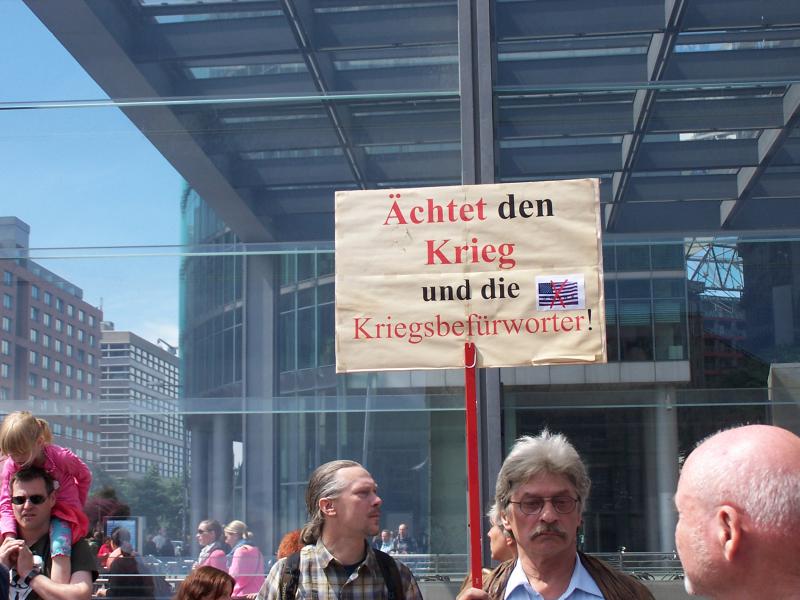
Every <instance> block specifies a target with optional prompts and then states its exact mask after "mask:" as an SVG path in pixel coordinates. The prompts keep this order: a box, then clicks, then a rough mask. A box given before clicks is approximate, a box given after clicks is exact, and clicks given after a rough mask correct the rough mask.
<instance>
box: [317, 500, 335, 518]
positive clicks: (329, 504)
mask: <svg viewBox="0 0 800 600" xmlns="http://www.w3.org/2000/svg"><path fill="white" fill-rule="evenodd" d="M319 510H320V512H321V513H322V514H323V515H325V516H326V517H332V516H334V515H336V506H335V505H334V503H333V500H332V499H331V498H320V500H319Z"/></svg>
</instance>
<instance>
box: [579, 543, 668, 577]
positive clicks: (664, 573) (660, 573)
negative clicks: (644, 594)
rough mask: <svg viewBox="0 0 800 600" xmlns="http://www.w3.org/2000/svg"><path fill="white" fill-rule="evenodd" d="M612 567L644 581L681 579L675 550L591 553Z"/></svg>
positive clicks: (623, 549) (622, 550)
mask: <svg viewBox="0 0 800 600" xmlns="http://www.w3.org/2000/svg"><path fill="white" fill-rule="evenodd" d="M592 556H595V557H597V558H599V559H602V560H604V561H605V562H607V563H608V564H610V565H611V566H612V567H615V568H617V569H619V570H620V571H623V572H625V573H628V574H629V575H632V576H633V577H636V578H637V579H641V580H644V581H674V580H678V579H683V567H682V566H681V561H680V559H679V558H678V555H677V554H675V552H626V551H625V548H622V549H620V550H619V551H618V552H597V553H592Z"/></svg>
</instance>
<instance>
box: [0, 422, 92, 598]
mask: <svg viewBox="0 0 800 600" xmlns="http://www.w3.org/2000/svg"><path fill="white" fill-rule="evenodd" d="M0 452H1V453H2V454H4V455H5V456H6V457H8V458H7V459H6V461H5V464H4V465H3V475H2V484H1V485H2V489H0V536H2V539H5V538H8V537H14V536H15V534H16V528H15V522H14V508H13V506H12V498H11V496H10V493H9V489H10V488H9V482H10V481H11V478H12V476H13V475H14V473H16V472H17V471H19V470H20V469H22V468H24V467H29V466H34V467H39V468H43V469H44V470H45V471H47V472H48V473H49V474H50V475H51V476H52V477H53V479H55V480H56V481H57V482H58V485H57V490H58V491H57V492H56V504H55V507H54V508H53V517H54V519H53V522H52V528H51V532H50V538H51V539H50V552H51V553H52V559H53V569H52V579H53V581H55V582H56V583H67V582H69V580H70V576H71V573H72V569H71V568H70V564H69V563H70V549H71V548H72V545H73V544H75V543H76V542H77V541H78V540H81V539H83V538H85V537H86V534H87V533H88V532H89V519H88V517H87V516H86V513H84V512H83V505H84V504H85V503H86V497H87V495H88V494H89V487H90V486H91V485H92V473H91V471H89V467H87V466H86V464H85V463H84V462H83V461H82V460H81V459H80V458H78V457H77V456H75V454H73V453H72V452H71V451H69V450H67V449H66V448H62V447H61V446H56V445H55V444H53V434H52V432H51V431H50V426H49V425H48V424H47V421H45V420H44V419H39V418H36V417H35V416H33V415H32V414H31V413H29V412H28V411H16V412H12V413H9V414H8V415H6V418H5V419H3V423H2V425H0Z"/></svg>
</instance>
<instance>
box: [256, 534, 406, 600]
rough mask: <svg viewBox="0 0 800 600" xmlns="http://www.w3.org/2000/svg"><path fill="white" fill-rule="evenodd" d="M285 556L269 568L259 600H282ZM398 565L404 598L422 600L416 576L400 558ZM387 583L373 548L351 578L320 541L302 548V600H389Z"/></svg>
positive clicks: (300, 590) (298, 593) (299, 595)
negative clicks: (281, 584) (281, 585)
mask: <svg viewBox="0 0 800 600" xmlns="http://www.w3.org/2000/svg"><path fill="white" fill-rule="evenodd" d="M285 562H286V559H285V558H282V559H281V560H279V561H278V562H277V563H275V564H274V565H273V566H272V569H270V572H269V575H268V576H267V579H266V581H265V582H264V585H263V586H262V587H261V591H259V592H258V600H280V581H281V575H282V574H283V565H284V563H285ZM395 562H396V563H397V568H398V570H399V571H400V579H401V581H402V582H403V591H404V594H403V598H402V599H399V600H422V594H421V593H420V591H419V587H418V586H417V582H416V580H415V579H414V575H412V574H411V571H409V569H408V567H407V566H405V565H404V564H403V563H401V562H399V561H395ZM388 597H389V594H388V592H387V591H386V584H385V583H384V581H383V575H382V574H381V568H380V566H379V565H378V561H377V559H376V558H375V553H374V552H373V550H372V548H371V547H370V546H369V545H367V555H366V557H365V558H364V560H363V561H362V562H361V564H359V565H358V567H357V568H356V570H355V571H354V572H353V574H352V575H350V576H349V577H348V576H347V573H346V572H345V570H344V567H343V566H342V565H341V564H339V562H338V561H337V560H336V559H335V558H334V557H333V555H332V554H331V553H330V552H328V549H327V548H325V546H323V544H322V540H319V541H318V542H317V544H316V545H309V546H305V547H304V548H303V549H302V550H300V582H299V584H298V586H297V596H296V598H298V599H301V600H387V599H388Z"/></svg>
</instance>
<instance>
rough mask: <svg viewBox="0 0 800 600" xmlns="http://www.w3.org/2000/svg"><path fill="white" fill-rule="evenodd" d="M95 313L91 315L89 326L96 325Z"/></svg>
mask: <svg viewBox="0 0 800 600" xmlns="http://www.w3.org/2000/svg"><path fill="white" fill-rule="evenodd" d="M94 323H95V320H94V315H89V327H94Z"/></svg>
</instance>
